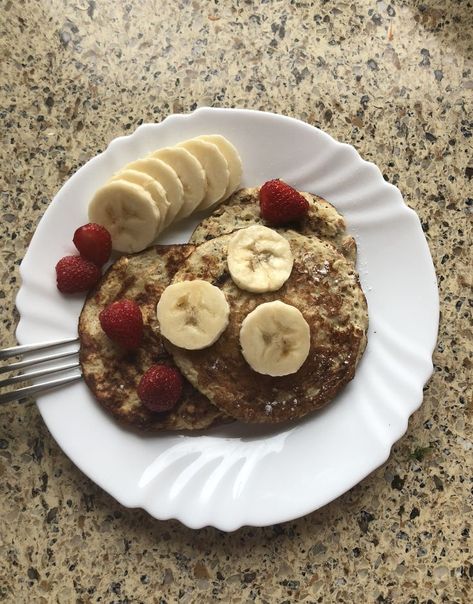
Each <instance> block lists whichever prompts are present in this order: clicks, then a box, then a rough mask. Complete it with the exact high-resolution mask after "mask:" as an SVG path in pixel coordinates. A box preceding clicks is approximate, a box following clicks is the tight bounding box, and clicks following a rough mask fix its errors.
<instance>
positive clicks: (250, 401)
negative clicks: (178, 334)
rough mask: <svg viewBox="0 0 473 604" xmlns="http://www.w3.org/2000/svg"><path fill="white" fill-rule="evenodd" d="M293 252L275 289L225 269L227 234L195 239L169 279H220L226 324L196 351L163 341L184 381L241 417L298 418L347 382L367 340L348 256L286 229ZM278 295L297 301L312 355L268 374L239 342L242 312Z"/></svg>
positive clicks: (363, 311)
mask: <svg viewBox="0 0 473 604" xmlns="http://www.w3.org/2000/svg"><path fill="white" fill-rule="evenodd" d="M285 236H286V237H287V238H288V239H289V241H290V245H291V249H292V252H293V255H294V266H293V269H292V273H291V276H290V277H289V279H288V280H287V281H286V283H285V284H284V285H283V286H282V288H281V289H280V290H278V291H276V292H267V293H262V294H254V293H251V292H246V291H243V290H241V289H239V288H238V287H237V286H236V285H235V284H234V283H233V281H232V279H231V277H230V275H229V273H228V270H227V262H226V258H227V247H228V242H229V240H230V238H231V235H223V236H221V237H217V238H215V239H212V240H210V241H207V242H206V243H203V244H202V245H200V246H199V247H198V248H197V249H196V250H195V251H194V252H193V253H192V254H191V255H190V256H189V257H188V258H187V259H186V261H185V263H184V264H183V266H182V268H181V269H180V270H179V271H178V272H177V273H176V275H175V277H174V282H176V281H183V280H192V279H205V280H207V281H210V282H211V283H213V284H214V285H217V286H218V287H220V288H221V289H222V290H223V292H224V293H225V295H226V297H227V300H228V303H229V305H230V320H229V325H228V327H227V328H226V330H225V331H224V332H223V334H222V335H221V336H220V338H219V339H218V340H217V342H215V343H214V344H213V345H212V346H210V347H208V348H205V349H203V350H199V351H191V350H184V349H182V348H177V347H175V346H172V345H171V344H170V343H168V342H166V346H167V347H168V349H169V350H170V351H172V354H173V356H174V359H175V361H176V363H177V364H178V366H179V367H180V368H181V370H182V372H183V373H184V375H186V377H187V378H188V379H189V381H190V382H191V383H192V384H194V385H195V386H196V388H198V389H199V390H200V391H201V392H202V393H204V394H205V395H206V396H208V397H209V399H210V400H211V401H212V402H214V403H215V405H217V406H218V407H220V408H221V409H222V410H224V411H225V412H227V413H228V414H230V415H232V416H233V417H236V418H237V419H240V420H242V421H245V422H262V423H276V422H281V421H285V420H292V419H296V418H300V417H302V416H304V415H306V414H307V413H309V412H311V411H314V410H316V409H319V408H321V407H322V406H324V405H325V404H326V403H328V402H329V401H330V400H332V399H333V398H334V397H335V396H336V394H337V393H338V392H339V391H340V389H341V388H343V386H344V385H345V384H347V382H349V381H350V380H351V379H352V378H353V376H354V374H355V368H356V365H357V363H358V361H359V359H360V358H361V355H362V354H363V351H364V349H365V345H366V332H367V327H368V313H367V307H366V300H365V297H364V295H363V292H362V290H361V287H360V285H359V282H358V275H357V273H356V271H355V270H354V267H353V264H352V262H350V261H349V260H347V259H346V258H345V257H344V256H342V255H341V254H340V253H339V252H338V251H337V250H336V249H335V248H334V247H333V246H332V245H331V244H329V243H327V242H324V241H321V240H320V239H317V238H315V237H310V238H309V237H304V236H302V235H299V234H297V233H295V232H291V231H289V232H287V233H285ZM272 300H281V301H282V302H285V303H286V304H291V305H293V306H295V307H296V308H298V309H299V310H300V311H301V312H302V314H303V316H304V318H305V320H306V321H307V323H308V324H309V327H310V333H311V345H310V352H309V356H308V358H307V359H306V361H305V363H304V364H303V365H302V367H301V368H300V369H299V371H297V372H296V373H294V374H292V375H287V376H283V377H271V376H268V375H262V374H259V373H257V372H255V371H254V370H253V369H251V367H250V366H249V365H248V364H247V362H246V361H245V359H244V358H243V355H242V353H241V349H240V340H239V333H240V327H241V324H242V322H243V320H244V318H245V317H246V316H247V315H248V314H249V313H250V312H251V311H252V310H254V308H255V307H256V306H258V305H259V304H262V303H264V302H269V301H272Z"/></svg>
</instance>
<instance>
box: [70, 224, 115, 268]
mask: <svg viewBox="0 0 473 604" xmlns="http://www.w3.org/2000/svg"><path fill="white" fill-rule="evenodd" d="M72 241H73V242H74V245H75V246H76V248H77V249H78V250H79V252H80V255H81V256H83V257H84V258H87V260H90V261H91V262H93V263H94V264H96V265H97V266H102V265H103V264H105V263H106V262H107V260H108V259H109V258H110V254H111V253H112V238H111V237H110V233H109V232H108V231H107V229H106V228H104V227H103V226H100V224H95V223H94V222H89V224H84V225H83V226H81V227H79V228H78V229H77V230H76V232H75V233H74V238H73V239H72Z"/></svg>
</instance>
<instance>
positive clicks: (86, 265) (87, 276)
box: [56, 256, 101, 294]
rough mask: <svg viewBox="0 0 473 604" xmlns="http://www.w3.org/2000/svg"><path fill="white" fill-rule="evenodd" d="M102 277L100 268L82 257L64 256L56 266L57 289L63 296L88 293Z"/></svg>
mask: <svg viewBox="0 0 473 604" xmlns="http://www.w3.org/2000/svg"><path fill="white" fill-rule="evenodd" d="M100 275H101V273H100V268H99V267H98V266H97V265H96V264H94V263H93V262H90V261H89V260H86V259H85V258H82V257H81V256H64V258H61V260H59V262H58V263H57V264H56V281H57V288H58V290H59V291H60V292H62V293H63V294H75V293H77V292H85V291H88V290H89V289H90V288H91V287H93V286H94V285H95V284H96V283H97V281H98V280H99V279H100Z"/></svg>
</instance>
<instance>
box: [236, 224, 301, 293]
mask: <svg viewBox="0 0 473 604" xmlns="http://www.w3.org/2000/svg"><path fill="white" fill-rule="evenodd" d="M293 262H294V258H293V255H292V252H291V246H290V245H289V241H288V240H287V239H286V238H285V237H283V236H282V235H280V234H279V233H277V232H276V231H273V229H269V228H268V227H265V226H262V225H254V226H250V227H247V228H246V229H240V230H239V231H237V232H236V233H235V234H234V235H233V237H232V238H231V240H230V243H229V244H228V256H227V264H228V270H229V271H230V275H231V276H232V279H233V281H234V282H235V283H236V284H237V285H238V287H240V288H241V289H245V290H246V291H249V292H255V293H262V292H272V291H276V290H278V289H279V288H280V287H282V285H283V284H284V283H285V282H286V281H287V279H288V278H289V276H290V274H291V271H292V265H293Z"/></svg>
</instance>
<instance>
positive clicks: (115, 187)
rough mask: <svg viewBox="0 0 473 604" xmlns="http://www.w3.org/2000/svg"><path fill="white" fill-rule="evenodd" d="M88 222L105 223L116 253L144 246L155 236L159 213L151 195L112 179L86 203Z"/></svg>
mask: <svg viewBox="0 0 473 604" xmlns="http://www.w3.org/2000/svg"><path fill="white" fill-rule="evenodd" d="M89 221H90V222H96V223H97V224H101V225H102V226H104V227H105V228H106V229H107V230H108V231H109V233H110V235H111V237H112V247H113V249H114V250H117V251H118V252H126V253H134V252H141V250H144V249H145V248H147V247H148V246H149V245H150V244H151V243H152V242H153V239H154V238H155V237H156V232H157V229H158V226H159V221H160V216H159V210H158V206H157V205H156V204H155V202H154V200H153V198H152V197H151V194H150V193H149V192H148V191H145V189H143V187H141V186H140V185H137V184H134V183H132V182H128V181H126V180H112V181H109V182H108V183H107V184H105V185H104V186H103V187H101V188H100V189H99V190H98V191H97V192H96V193H95V195H94V197H93V198H92V200H91V201H90V203H89Z"/></svg>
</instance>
